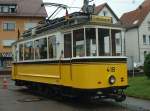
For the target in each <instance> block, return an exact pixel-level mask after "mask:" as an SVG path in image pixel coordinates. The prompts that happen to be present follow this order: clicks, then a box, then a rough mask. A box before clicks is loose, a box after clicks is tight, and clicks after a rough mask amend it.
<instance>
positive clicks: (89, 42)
mask: <svg viewBox="0 0 150 111" xmlns="http://www.w3.org/2000/svg"><path fill="white" fill-rule="evenodd" d="M85 37H86V56H97V42H96V28H85Z"/></svg>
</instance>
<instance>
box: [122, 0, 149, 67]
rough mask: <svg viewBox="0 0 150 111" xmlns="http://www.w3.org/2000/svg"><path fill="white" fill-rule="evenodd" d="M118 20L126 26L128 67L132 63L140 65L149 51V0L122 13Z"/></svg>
mask: <svg viewBox="0 0 150 111" xmlns="http://www.w3.org/2000/svg"><path fill="white" fill-rule="evenodd" d="M120 20H121V23H122V24H123V26H124V27H125V28H126V33H125V40H126V55H127V56H128V57H129V69H132V66H133V64H134V65H137V64H139V65H142V64H143V63H144V58H145V55H146V54H147V53H150V0H145V1H144V2H143V3H142V4H141V5H140V6H139V7H138V8H137V9H135V10H133V11H131V12H127V13H124V14H123V15H122V17H121V18H120ZM133 61H134V62H133Z"/></svg>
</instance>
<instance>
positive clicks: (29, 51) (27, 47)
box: [24, 41, 34, 60]
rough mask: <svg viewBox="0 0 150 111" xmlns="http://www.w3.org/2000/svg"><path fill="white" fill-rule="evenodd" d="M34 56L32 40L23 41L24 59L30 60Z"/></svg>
mask: <svg viewBox="0 0 150 111" xmlns="http://www.w3.org/2000/svg"><path fill="white" fill-rule="evenodd" d="M33 58H34V48H33V42H32V41H30V42H27V43H24V60H32V59H33Z"/></svg>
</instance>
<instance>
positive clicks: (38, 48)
mask: <svg viewBox="0 0 150 111" xmlns="http://www.w3.org/2000/svg"><path fill="white" fill-rule="evenodd" d="M34 48H35V59H47V38H42V39H38V40H35V41H34Z"/></svg>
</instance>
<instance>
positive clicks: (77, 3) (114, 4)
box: [43, 0, 144, 18]
mask: <svg viewBox="0 0 150 111" xmlns="http://www.w3.org/2000/svg"><path fill="white" fill-rule="evenodd" d="M43 1H44V2H51V3H61V4H65V5H68V6H70V7H76V8H70V9H68V12H69V13H71V12H74V11H80V7H82V5H83V1H84V0H43ZM143 1H144V0H94V1H93V2H92V3H95V5H96V6H97V5H100V4H102V3H105V2H107V3H108V5H109V6H110V7H111V9H112V10H113V11H114V12H115V13H116V15H117V16H118V17H119V18H120V17H121V15H122V14H123V13H125V12H129V11H131V10H134V9H136V8H137V7H138V6H139V5H140V4H141V3H142V2H143ZM92 3H91V4H92ZM55 9H56V7H46V10H47V12H48V15H50V13H52V12H53V11H54V10H55ZM62 15H65V11H63V10H61V11H60V12H59V13H58V14H56V16H62Z"/></svg>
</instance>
